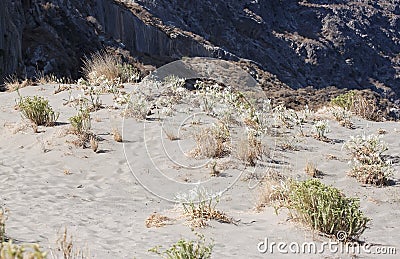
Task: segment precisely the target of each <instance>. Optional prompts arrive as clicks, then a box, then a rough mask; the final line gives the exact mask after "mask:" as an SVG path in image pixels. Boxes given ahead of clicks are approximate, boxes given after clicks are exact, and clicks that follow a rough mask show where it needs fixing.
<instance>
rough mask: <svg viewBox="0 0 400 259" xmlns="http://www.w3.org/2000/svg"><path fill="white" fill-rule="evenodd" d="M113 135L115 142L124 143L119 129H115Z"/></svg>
mask: <svg viewBox="0 0 400 259" xmlns="http://www.w3.org/2000/svg"><path fill="white" fill-rule="evenodd" d="M112 135H113V137H114V140H115V141H116V142H122V135H121V133H120V132H119V130H118V129H116V128H114V129H113V130H112Z"/></svg>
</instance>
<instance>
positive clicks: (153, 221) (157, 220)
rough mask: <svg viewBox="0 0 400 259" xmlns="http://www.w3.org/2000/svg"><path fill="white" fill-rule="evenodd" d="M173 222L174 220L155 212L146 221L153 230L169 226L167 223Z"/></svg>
mask: <svg viewBox="0 0 400 259" xmlns="http://www.w3.org/2000/svg"><path fill="white" fill-rule="evenodd" d="M171 220H172V219H170V218H168V217H166V216H163V215H160V214H158V213H157V212H154V213H152V214H151V215H150V216H149V217H148V218H147V219H146V222H145V225H146V227H147V228H152V227H155V228H160V227H163V226H165V225H167V223H168V222H170V221H171Z"/></svg>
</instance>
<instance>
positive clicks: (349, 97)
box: [331, 91, 356, 111]
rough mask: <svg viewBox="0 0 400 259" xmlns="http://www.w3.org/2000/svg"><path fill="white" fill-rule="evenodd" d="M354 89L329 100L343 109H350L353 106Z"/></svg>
mask: <svg viewBox="0 0 400 259" xmlns="http://www.w3.org/2000/svg"><path fill="white" fill-rule="evenodd" d="M355 95H356V92H355V91H348V92H347V93H344V94H341V95H339V96H337V97H335V98H333V99H332V100H331V104H332V105H335V106H339V107H341V108H343V109H345V110H347V111H348V110H350V109H351V107H352V106H353V102H354V97H355Z"/></svg>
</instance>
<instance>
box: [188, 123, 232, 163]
mask: <svg viewBox="0 0 400 259" xmlns="http://www.w3.org/2000/svg"><path fill="white" fill-rule="evenodd" d="M194 137H195V141H196V148H195V150H194V151H193V152H192V153H193V154H194V156H200V157H207V158H220V157H224V156H225V155H228V154H229V153H230V146H229V143H228V141H229V139H230V132H229V129H228V127H227V126H226V125H225V124H223V123H220V124H218V125H214V126H212V127H209V128H203V129H201V130H200V132H199V133H197V134H195V136H194Z"/></svg>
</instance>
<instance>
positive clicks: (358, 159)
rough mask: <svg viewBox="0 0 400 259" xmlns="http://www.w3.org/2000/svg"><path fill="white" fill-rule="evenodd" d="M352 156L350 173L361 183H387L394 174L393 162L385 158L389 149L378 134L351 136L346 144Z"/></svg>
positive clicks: (379, 184)
mask: <svg viewBox="0 0 400 259" xmlns="http://www.w3.org/2000/svg"><path fill="white" fill-rule="evenodd" d="M344 148H346V149H347V150H348V151H349V153H350V155H351V158H352V168H351V171H350V172H349V175H350V176H352V177H355V178H357V179H358V180H359V181H360V182H361V183H365V184H374V185H378V186H381V185H386V184H387V183H388V180H389V179H388V178H389V177H390V176H391V175H392V173H393V169H392V166H391V163H390V162H389V161H386V160H385V159H384V156H383V153H384V152H385V151H387V150H388V147H387V144H386V143H385V142H383V141H382V140H381V138H380V137H379V136H376V135H368V136H366V135H365V134H363V135H358V136H355V137H354V136H351V137H350V140H348V141H347V142H346V143H345V144H344Z"/></svg>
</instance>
